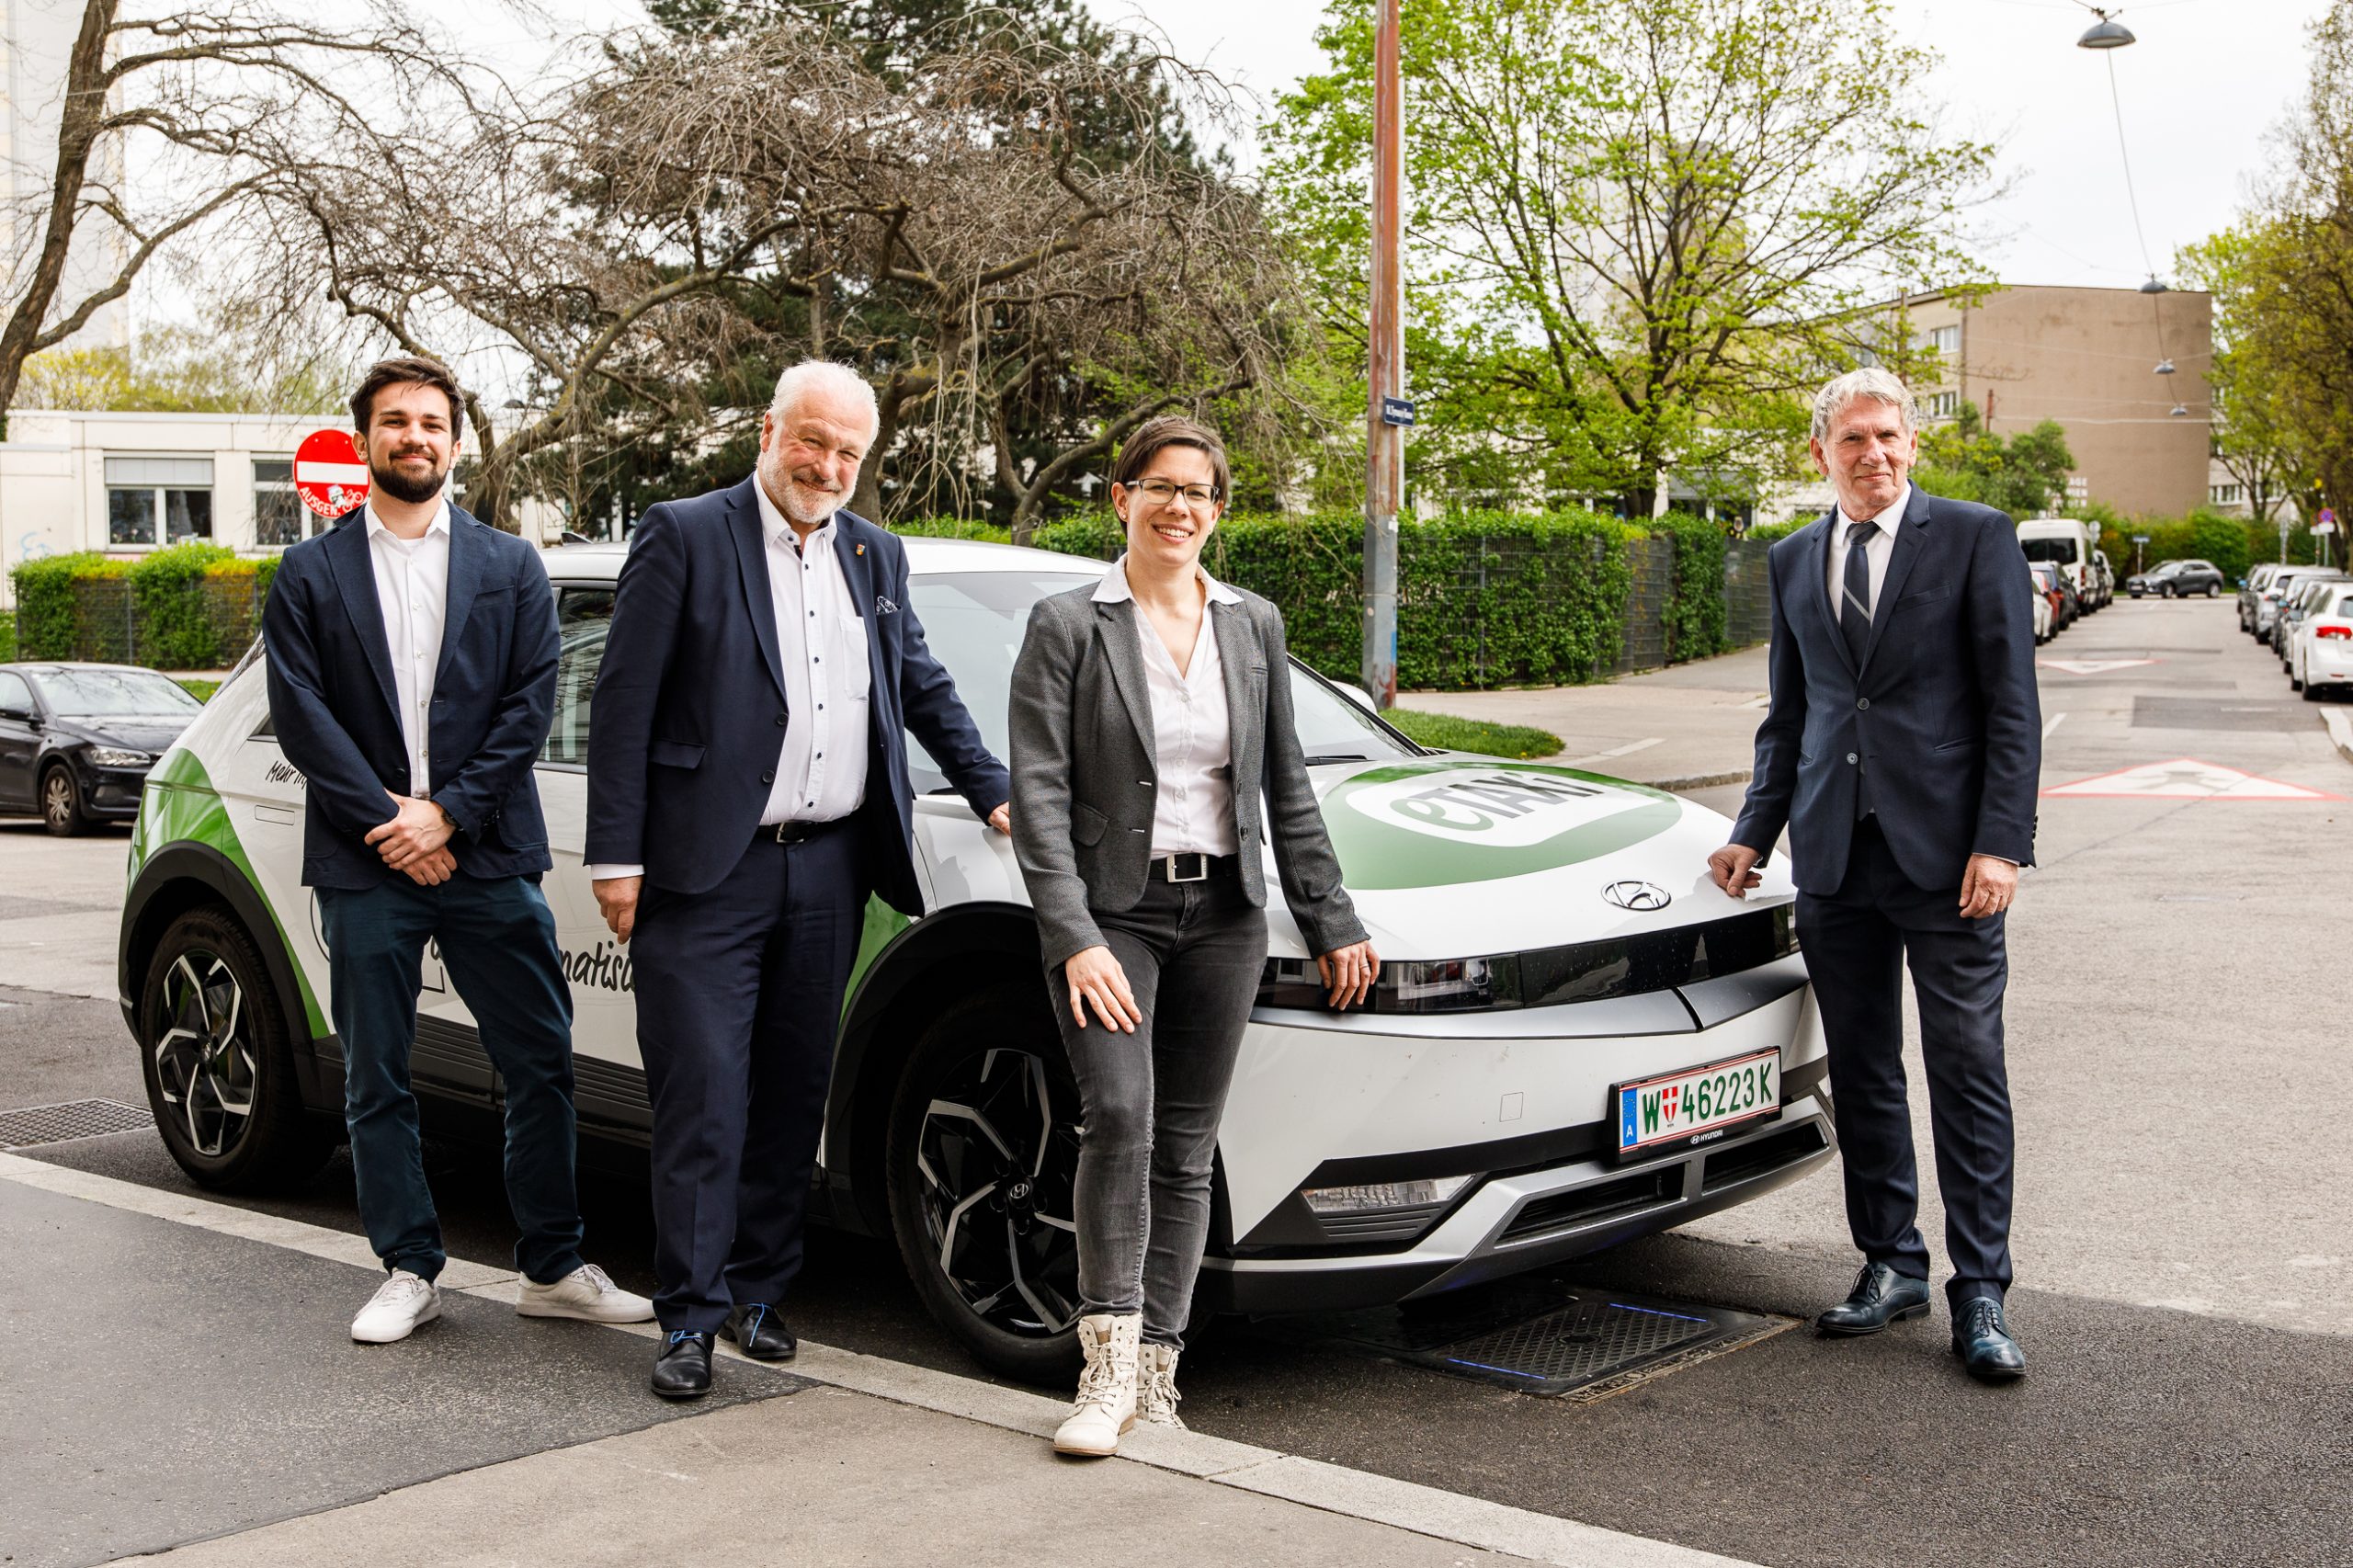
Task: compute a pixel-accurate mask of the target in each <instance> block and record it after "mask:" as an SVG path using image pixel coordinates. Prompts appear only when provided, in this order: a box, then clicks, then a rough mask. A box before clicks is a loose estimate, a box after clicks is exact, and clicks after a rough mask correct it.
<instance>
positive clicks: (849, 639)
mask: <svg viewBox="0 0 2353 1568" xmlns="http://www.w3.org/2000/svg"><path fill="white" fill-rule="evenodd" d="M752 494H754V495H755V496H756V497H757V498H758V500H759V505H760V532H761V535H762V536H763V537H764V538H765V539H766V540H767V567H768V599H769V602H770V604H771V606H772V607H773V608H774V610H775V613H776V647H777V653H778V656H779V658H780V659H781V660H782V661H783V664H784V696H785V712H786V714H787V715H788V722H786V724H785V727H784V740H783V743H782V744H780V745H779V747H778V750H777V762H776V778H774V779H773V780H772V781H771V782H770V784H769V787H768V803H767V807H766V809H764V810H763V811H762V812H760V825H761V826H763V827H773V826H775V825H776V824H779V823H787V822H833V821H835V820H836V819H838V818H841V817H846V816H848V815H849V814H850V813H851V812H855V811H857V810H858V807H859V806H861V805H863V804H865V802H866V764H867V756H866V749H867V738H868V733H867V723H868V721H867V711H868V704H869V701H870V698H871V696H872V690H873V683H874V677H873V671H872V669H871V668H870V666H869V665H868V664H867V655H866V637H867V632H866V621H865V619H864V618H863V617H861V616H860V615H859V614H858V605H857V604H856V603H855V602H854V601H853V600H852V599H851V597H850V591H849V579H848V578H847V577H846V576H845V575H843V573H842V561H841V556H840V554H839V553H838V552H837V551H835V548H834V540H835V538H836V537H837V536H836V534H835V529H834V524H833V521H832V519H831V518H828V519H827V520H826V522H825V525H824V527H823V528H816V529H813V530H812V531H811V533H810V535H809V538H808V539H807V540H805V541H803V542H801V543H800V544H799V545H798V547H796V545H795V535H794V534H793V531H792V525H791V524H790V522H788V521H786V519H785V516H784V513H783V511H782V510H781V509H780V508H779V506H777V504H776V503H775V502H774V501H771V500H769V499H768V493H767V486H765V485H763V484H761V483H759V482H758V481H757V480H755V481H754V482H753V484H752ZM587 871H588V877H589V880H590V881H608V880H609V879H611V878H614V877H642V876H643V875H644V874H645V868H644V867H643V866H642V865H640V866H621V865H595V866H590V867H588V868H587Z"/></svg>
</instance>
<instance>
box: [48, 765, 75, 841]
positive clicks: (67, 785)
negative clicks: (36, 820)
mask: <svg viewBox="0 0 2353 1568" xmlns="http://www.w3.org/2000/svg"><path fill="white" fill-rule="evenodd" d="M40 812H41V816H42V817H43V818H44V819H46V820H47V822H48V823H49V826H50V831H51V832H52V833H63V832H64V831H65V830H66V829H67V828H70V827H72V826H73V825H74V780H73V779H71V778H67V777H66V776H65V770H64V769H63V768H62V767H52V768H51V769H50V770H49V779H48V781H47V782H46V783H44V784H42V786H41V789H40Z"/></svg>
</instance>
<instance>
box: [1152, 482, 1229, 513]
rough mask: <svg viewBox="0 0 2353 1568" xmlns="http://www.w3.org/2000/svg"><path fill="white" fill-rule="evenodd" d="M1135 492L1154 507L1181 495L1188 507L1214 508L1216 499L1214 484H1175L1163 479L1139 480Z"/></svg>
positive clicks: (1165, 503) (1166, 503) (1165, 504)
mask: <svg viewBox="0 0 2353 1568" xmlns="http://www.w3.org/2000/svg"><path fill="white" fill-rule="evenodd" d="M1135 490H1136V494H1140V495H1142V497H1143V498H1144V499H1145V500H1147V501H1149V502H1151V503H1152V504H1153V505H1154V506H1167V505H1168V503H1170V502H1171V501H1174V500H1175V499H1176V497H1177V496H1179V495H1182V496H1183V497H1184V498H1185V504H1186V505H1187V506H1201V507H1209V506H1216V505H1217V498H1218V497H1217V486H1216V485H1214V484H1175V483H1170V482H1169V481H1167V480H1165V479H1139V480H1137V481H1136V483H1135Z"/></svg>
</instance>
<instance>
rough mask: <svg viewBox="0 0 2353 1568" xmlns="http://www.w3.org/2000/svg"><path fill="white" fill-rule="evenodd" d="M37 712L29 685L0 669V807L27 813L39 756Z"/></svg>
mask: <svg viewBox="0 0 2353 1568" xmlns="http://www.w3.org/2000/svg"><path fill="white" fill-rule="evenodd" d="M39 714H40V709H39V708H38V707H37V706H36V705H35V703H34V701H33V688H32V684H31V683H30V682H29V681H28V680H26V679H25V677H24V676H20V675H18V674H17V672H16V671H14V670H0V807H5V808H6V809H8V810H11V811H20V812H28V811H31V810H33V809H34V802H33V788H34V779H33V759H34V758H35V757H37V756H40V723H39V722H38V719H39Z"/></svg>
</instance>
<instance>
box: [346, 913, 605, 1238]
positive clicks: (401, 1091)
mask: <svg viewBox="0 0 2353 1568" xmlns="http://www.w3.org/2000/svg"><path fill="white" fill-rule="evenodd" d="M318 895H319V915H320V916H321V924H322V926H323V927H324V935H325V937H326V944H327V975H328V979H329V982H330V985H331V989H332V992H333V996H332V1000H331V1004H330V1006H331V1010H332V1012H333V1014H334V1016H335V1032H336V1033H337V1034H338V1035H340V1036H342V1038H343V1057H344V1077H343V1085H344V1089H343V1097H344V1120H345V1122H346V1124H347V1125H348V1126H349V1128H350V1129H351V1170H352V1176H353V1177H354V1179H355V1180H356V1181H357V1183H358V1188H359V1218H360V1221H361V1223H363V1224H365V1225H366V1226H367V1228H368V1242H369V1245H370V1246H373V1247H374V1248H375V1249H376V1256H378V1257H381V1258H382V1259H383V1260H384V1267H386V1268H387V1269H393V1268H405V1269H407V1270H409V1271H410V1272H411V1273H414V1274H418V1275H421V1276H423V1277H424V1278H427V1279H431V1278H435V1277H437V1276H438V1275H439V1274H440V1272H441V1265H442V1264H443V1263H444V1262H445V1261H446V1260H447V1255H446V1254H444V1253H443V1251H442V1248H441V1222H440V1220H439V1219H438V1217H437V1216H436V1215H435V1213H434V1211H433V1194H432V1192H431V1190H430V1189H428V1188H427V1187H426V1183H425V1158H424V1152H423V1150H422V1149H421V1147H420V1146H419V1144H418V1142H417V1127H416V1096H415V1095H413V1094H411V1093H410V1092H409V1052H410V1051H411V1050H413V1049H414V1048H415V1044H416V995H417V990H418V987H419V985H420V984H421V983H422V981H423V976H422V974H421V972H420V969H421V966H422V964H423V961H424V957H425V945H426V943H427V942H438V943H439V944H440V948H441V963H442V967H443V968H444V969H445V970H446V971H448V972H449V981H450V983H451V984H453V985H455V986H456V987H457V991H458V995H459V997H460V999H461V1000H463V1001H464V1003H465V1004H466V1006H467V1009H468V1010H469V1011H471V1012H472V1014H473V1016H474V1024H475V1027H476V1028H478V1029H479V1030H480V1031H481V1035H482V1044H483V1050H484V1051H487V1052H488V1053H489V1056H490V1061H491V1065H493V1066H494V1067H495V1068H497V1069H498V1074H499V1077H500V1078H501V1080H502V1081H503V1082H504V1083H505V1085H506V1202H507V1206H508V1207H509V1208H511V1209H512V1210H514V1213H515V1222H516V1224H517V1226H518V1227H520V1229H521V1231H522V1239H521V1240H519V1241H517V1243H516V1244H515V1267H517V1268H519V1269H521V1270H522V1271H523V1272H524V1273H525V1274H526V1275H528V1276H529V1277H530V1278H532V1279H535V1280H537V1281H538V1282H539V1283H540V1284H542V1285H545V1284H550V1283H551V1282H553V1281H555V1280H558V1279H561V1278H563V1277H564V1276H565V1275H567V1274H569V1273H571V1272H572V1271H573V1270H574V1269H575V1268H577V1267H580V1202H579V1199H578V1196H577V1194H576V1193H575V1192H574V1187H573V1176H572V1167H573V1148H574V1124H573V1114H572V992H571V989H570V987H568V986H567V985H566V984H565V983H564V978H563V959H562V957H561V956H560V955H559V954H558V952H557V950H556V943H555V918H554V916H552V915H550V914H549V913H548V901H547V900H546V899H545V898H544V897H542V896H541V895H540V886H539V881H538V879H537V878H527V877H493V878H487V879H482V880H477V879H475V878H472V877H469V876H465V875H463V874H460V875H458V876H455V877H452V878H450V879H449V881H446V882H443V883H441V884H440V885H439V886H438V887H420V886H418V885H417V884H416V883H415V882H413V881H409V880H408V879H407V878H406V877H401V878H398V879H390V878H388V879H387V880H385V881H383V882H381V883H380V884H378V885H377V886H375V887H371V888H365V889H360V890H357V891H355V890H351V889H347V888H321V889H319V890H318Z"/></svg>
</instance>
